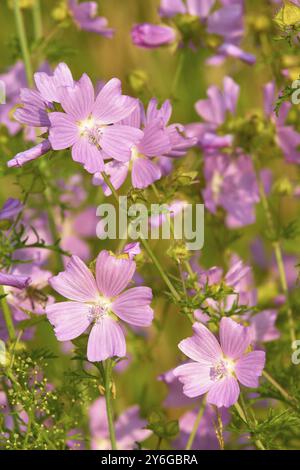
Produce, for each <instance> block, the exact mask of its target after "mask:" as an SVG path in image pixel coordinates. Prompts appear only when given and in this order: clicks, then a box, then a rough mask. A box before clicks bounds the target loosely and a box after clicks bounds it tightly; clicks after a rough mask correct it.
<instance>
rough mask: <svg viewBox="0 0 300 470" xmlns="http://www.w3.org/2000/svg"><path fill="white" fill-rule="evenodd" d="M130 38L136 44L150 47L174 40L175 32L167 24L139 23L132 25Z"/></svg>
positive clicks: (163, 44) (166, 43)
mask: <svg viewBox="0 0 300 470" xmlns="http://www.w3.org/2000/svg"><path fill="white" fill-rule="evenodd" d="M131 38H132V42H133V44H135V45H136V46H139V47H145V48H146V49H152V48H155V47H160V46H165V45H168V44H172V43H173V42H175V39H176V32H175V30H174V29H173V28H170V27H169V26H164V25H155V24H151V23H141V24H136V25H134V26H133V28H132V30H131Z"/></svg>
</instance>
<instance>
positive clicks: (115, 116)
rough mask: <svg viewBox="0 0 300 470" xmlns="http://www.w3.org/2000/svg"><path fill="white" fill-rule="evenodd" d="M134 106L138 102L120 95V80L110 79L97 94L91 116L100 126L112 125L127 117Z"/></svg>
mask: <svg viewBox="0 0 300 470" xmlns="http://www.w3.org/2000/svg"><path fill="white" fill-rule="evenodd" d="M136 106H138V101H137V100H136V99H134V98H130V97H129V96H126V95H122V91H121V82H120V80H119V79H117V78H112V79H111V80H109V82H107V83H106V84H105V85H104V87H103V88H102V89H101V91H100V92H99V94H98V96H97V98H96V101H95V104H94V107H93V112H92V114H93V116H94V117H95V118H96V119H97V120H99V121H100V122H101V123H102V124H113V123H116V122H119V121H121V120H122V119H124V118H126V117H127V116H129V114H131V113H132V112H133V110H134V109H135V107H136Z"/></svg>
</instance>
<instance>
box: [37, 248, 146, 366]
mask: <svg viewBox="0 0 300 470" xmlns="http://www.w3.org/2000/svg"><path fill="white" fill-rule="evenodd" d="M135 269H136V264H135V262H134V261H133V260H131V259H129V257H128V256H127V255H121V256H119V257H116V256H114V255H113V254H110V253H109V252H108V251H106V250H103V251H101V252H100V253H99V255H98V258H97V262H96V268H95V270H96V279H95V278H94V276H93V274H92V273H91V271H90V270H89V269H88V268H87V267H86V265H85V264H84V263H83V261H81V259H80V258H78V257H77V256H72V258H71V261H70V262H69V264H68V266H67V268H66V270H65V271H64V272H61V273H59V274H58V275H57V276H55V277H53V278H51V279H50V281H49V283H50V285H51V286H52V287H53V289H55V290H56V291H57V292H58V293H59V294H61V295H63V296H64V297H66V298H67V299H70V301H68V302H61V303H55V304H54V305H50V306H48V307H47V309H46V313H47V316H48V319H49V321H50V322H51V323H52V325H53V326H54V328H55V334H56V336H57V339H58V340H59V341H70V340H72V339H74V338H77V337H78V336H80V335H81V334H82V333H83V332H84V331H85V330H87V329H88V328H89V327H90V326H91V325H92V328H91V331H90V335H89V340H88V347H87V358H88V360H89V361H92V362H95V361H104V360H105V359H107V358H109V357H114V356H118V357H124V356H125V354H126V342H125V336H124V332H123V330H122V328H121V326H120V325H119V323H118V320H119V319H120V320H122V321H124V322H126V323H129V324H130V325H134V326H138V327H145V326H150V325H151V322H152V320H153V310H152V308H151V307H150V303H151V300H152V290H151V289H150V288H149V287H143V286H140V287H134V288H131V289H128V290H127V291H125V292H123V291H124V289H125V288H126V287H127V286H128V284H129V283H130V281H131V280H132V277H133V275H134V272H135Z"/></svg>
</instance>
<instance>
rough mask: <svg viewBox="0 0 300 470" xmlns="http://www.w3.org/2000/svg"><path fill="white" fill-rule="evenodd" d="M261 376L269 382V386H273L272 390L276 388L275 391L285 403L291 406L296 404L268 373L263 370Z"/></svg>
mask: <svg viewBox="0 0 300 470" xmlns="http://www.w3.org/2000/svg"><path fill="white" fill-rule="evenodd" d="M262 375H263V376H264V378H265V379H266V380H267V381H268V382H270V384H271V385H273V387H274V388H276V390H278V392H279V393H280V394H281V395H282V396H283V398H284V399H285V400H286V401H288V402H291V403H292V404H296V403H297V401H296V400H295V398H293V397H291V395H290V394H289V393H288V392H287V391H286V390H285V389H284V388H283V387H282V386H281V385H280V384H279V383H278V382H277V381H276V380H275V379H274V378H273V377H272V376H271V375H270V374H269V373H268V372H266V371H265V370H264V371H263V373H262Z"/></svg>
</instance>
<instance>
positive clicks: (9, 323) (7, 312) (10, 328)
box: [0, 286, 16, 341]
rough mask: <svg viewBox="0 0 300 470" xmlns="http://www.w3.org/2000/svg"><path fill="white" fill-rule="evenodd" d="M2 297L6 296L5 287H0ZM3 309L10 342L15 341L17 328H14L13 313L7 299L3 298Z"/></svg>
mask: <svg viewBox="0 0 300 470" xmlns="http://www.w3.org/2000/svg"><path fill="white" fill-rule="evenodd" d="M0 295H1V296H2V295H3V296H4V295H5V291H4V287H3V286H0ZM1 308H2V312H3V317H4V321H5V324H6V328H7V332H8V336H9V339H10V341H14V340H15V338H16V332H15V327H14V324H13V320H12V315H11V311H10V308H9V306H8V303H7V300H6V297H2V298H1Z"/></svg>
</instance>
